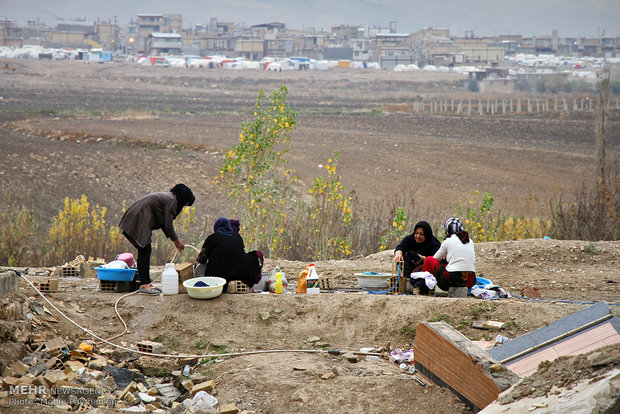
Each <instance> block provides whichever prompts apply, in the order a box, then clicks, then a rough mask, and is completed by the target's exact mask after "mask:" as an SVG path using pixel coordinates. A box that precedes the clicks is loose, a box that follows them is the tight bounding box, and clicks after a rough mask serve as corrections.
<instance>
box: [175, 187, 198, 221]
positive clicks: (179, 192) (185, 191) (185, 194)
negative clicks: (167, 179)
mask: <svg viewBox="0 0 620 414" xmlns="http://www.w3.org/2000/svg"><path fill="white" fill-rule="evenodd" d="M170 192H171V193H172V194H174V196H175V197H176V199H177V214H176V215H177V216H178V215H179V214H181V211H182V210H183V207H185V206H191V205H192V204H194V201H195V200H196V197H194V193H192V190H191V189H190V188H189V187H188V186H186V185H185V184H177V185H175V186H174V187H172V188H171V189H170Z"/></svg>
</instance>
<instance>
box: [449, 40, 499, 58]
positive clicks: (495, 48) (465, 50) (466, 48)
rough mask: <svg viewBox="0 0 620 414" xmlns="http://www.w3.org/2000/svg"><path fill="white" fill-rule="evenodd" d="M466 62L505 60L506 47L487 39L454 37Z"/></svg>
mask: <svg viewBox="0 0 620 414" xmlns="http://www.w3.org/2000/svg"><path fill="white" fill-rule="evenodd" d="M454 44H455V45H456V47H457V48H458V51H459V53H462V54H463V56H464V59H465V62H466V63H484V64H497V63H499V62H503V61H504V48H503V47H502V46H501V45H498V44H495V43H493V42H492V41H489V40H485V39H454Z"/></svg>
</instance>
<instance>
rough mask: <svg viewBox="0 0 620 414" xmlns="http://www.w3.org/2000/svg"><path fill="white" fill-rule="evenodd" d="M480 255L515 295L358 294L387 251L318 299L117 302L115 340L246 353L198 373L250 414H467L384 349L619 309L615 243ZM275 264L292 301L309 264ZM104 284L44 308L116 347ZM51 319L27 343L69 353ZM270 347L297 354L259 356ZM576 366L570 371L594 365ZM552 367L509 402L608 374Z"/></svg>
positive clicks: (69, 291) (337, 273) (347, 263)
mask: <svg viewBox="0 0 620 414" xmlns="http://www.w3.org/2000/svg"><path fill="white" fill-rule="evenodd" d="M476 252H477V255H478V259H477V266H478V270H479V272H481V273H483V274H484V276H485V277H487V278H489V279H491V280H492V281H493V282H495V283H497V284H499V285H501V286H503V287H505V288H507V289H508V291H509V292H511V293H513V294H515V297H513V298H511V299H502V300H496V301H484V300H478V299H475V298H472V297H468V298H466V299H452V298H445V297H433V296H419V295H418V296H416V295H372V294H368V293H366V292H359V291H355V289H356V288H357V287H358V286H357V283H356V279H355V277H354V276H353V274H354V273H356V272H363V271H377V272H386V271H387V272H389V269H390V268H391V251H386V252H380V253H377V254H374V255H370V256H366V257H360V258H356V259H354V260H340V261H318V262H316V266H317V270H318V272H319V274H320V277H322V278H328V279H329V280H330V285H331V286H332V287H333V288H335V289H333V290H330V291H325V292H323V293H321V294H320V295H299V294H293V293H289V294H286V295H274V294H257V293H251V294H223V295H221V296H219V297H217V298H215V299H212V300H193V299H191V298H189V297H188V296H187V295H183V294H179V295H175V296H158V297H150V296H143V295H131V296H128V297H126V298H123V299H122V300H121V301H120V302H119V304H118V310H119V313H120V314H121V315H122V317H123V319H124V320H125V321H126V323H127V325H128V327H129V332H128V333H127V334H125V335H123V336H122V337H121V338H118V339H116V340H114V341H113V342H115V343H118V344H125V345H130V344H135V343H137V342H139V341H142V340H150V341H158V342H160V343H162V344H163V346H164V348H165V350H166V352H172V353H181V354H189V355H203V354H206V353H212V352H215V353H222V352H244V351H251V352H252V353H250V354H248V355H241V356H237V357H232V358H224V357H221V358H218V359H217V360H215V361H209V362H207V363H204V364H201V365H199V366H197V367H196V368H194V370H195V371H196V372H198V373H201V375H203V376H204V377H205V378H208V379H213V380H214V381H215V382H216V384H217V386H216V390H217V395H216V396H217V398H218V399H220V400H221V401H224V402H235V403H236V404H237V406H238V407H239V408H240V409H241V410H243V411H245V412H246V413H288V412H299V413H315V412H332V411H334V410H336V409H339V410H341V411H345V412H350V413H384V412H402V411H406V412H421V413H436V412H441V411H445V412H468V410H467V408H466V407H465V406H464V405H463V404H462V403H461V402H460V400H458V398H456V397H455V396H454V395H453V394H451V393H450V392H449V391H447V390H445V389H441V388H438V387H425V386H423V385H422V384H420V383H419V382H417V381H416V380H415V378H414V376H412V375H410V374H409V373H408V371H406V370H401V369H400V368H399V367H398V365H396V364H394V363H391V362H389V360H388V359H387V358H385V355H386V354H385V352H386V351H387V350H390V349H396V348H401V349H404V350H406V349H411V348H412V345H413V343H414V341H415V328H416V326H417V324H418V323H420V322H423V321H437V320H444V321H446V322H448V323H450V324H451V325H452V326H453V327H454V328H456V329H457V330H459V331H460V332H461V333H463V334H464V335H465V336H466V337H468V338H469V339H471V340H491V341H492V340H493V339H494V336H495V335H496V332H494V331H484V330H478V329H475V328H473V327H472V322H473V321H474V320H480V319H488V320H495V321H501V322H505V323H506V325H507V327H506V329H505V330H503V331H502V332H501V334H502V335H504V336H507V337H509V338H514V337H516V336H519V335H522V334H524V333H526V332H529V331H532V330H534V329H537V328H539V327H541V326H544V325H546V324H549V323H550V322H553V321H555V320H557V319H560V318H562V317H564V316H567V315H569V314H571V313H573V312H575V311H577V310H580V309H583V308H584V307H586V306H588V303H591V302H595V301H600V300H606V301H608V302H612V303H617V302H618V288H617V283H619V282H620V277H619V274H618V271H617V269H618V268H620V266H619V263H618V257H619V252H620V242H598V243H587V242H579V241H558V240H523V241H514V242H500V243H480V244H478V245H477V246H476ZM528 263H529V264H528ZM276 265H277V266H278V267H280V268H281V269H282V270H283V271H284V272H285V274H286V276H287V278H288V280H289V286H288V288H289V292H293V291H294V288H295V285H296V279H297V278H296V275H297V274H298V273H299V272H300V271H301V270H303V268H304V267H305V265H306V263H303V262H293V261H285V260H277V261H276V260H272V259H267V260H266V261H265V270H270V269H273V268H274V266H276ZM35 270H36V269H30V276H29V278H30V279H33V280H37V279H38V277H37V276H34V274H35ZM552 282H553V283H552ZM526 285H528V286H532V287H536V288H539V289H540V290H541V292H542V300H529V299H527V298H522V297H518V296H520V294H519V290H520V288H521V287H523V286H526ZM98 287H99V285H98V282H97V280H96V279H80V278H64V279H61V281H60V291H59V292H55V293H49V294H47V297H48V298H49V299H50V300H51V301H52V302H53V303H54V304H55V305H56V306H58V308H59V309H60V310H62V311H63V312H64V313H66V315H67V316H68V317H69V318H71V319H72V320H74V321H75V322H76V323H77V324H79V325H80V326H83V327H87V328H88V329H91V330H93V331H94V332H95V333H96V334H97V335H98V336H100V337H101V338H104V339H105V338H112V337H114V336H116V335H118V334H119V333H121V332H122V331H123V329H122V324H121V322H120V321H119V320H118V318H117V315H116V313H115V310H114V305H115V303H116V301H117V300H119V298H120V297H121V296H122V295H123V294H122V293H107V292H100V291H99V290H98ZM21 290H22V293H23V295H25V296H22V297H21V299H20V300H21V301H22V302H23V301H39V302H41V303H44V302H43V301H42V299H41V298H40V297H38V296H37V295H36V294H35V293H34V291H33V290H32V289H31V288H29V287H28V286H26V284H25V283H24V282H22V285H21ZM618 308H619V307H618V306H612V310H613V312H614V314H615V315H618V314H620V309H618ZM52 313H53V314H54V318H55V319H56V320H57V322H53V323H50V322H45V323H44V324H42V325H38V326H32V327H29V329H31V330H30V332H31V333H37V334H41V335H47V336H48V337H53V336H55V335H61V336H62V337H64V338H67V339H68V340H71V341H74V342H75V343H79V341H82V340H84V338H87V337H88V335H86V336H84V334H83V332H82V331H81V330H80V329H78V328H76V327H75V326H74V325H73V324H71V323H69V322H68V321H66V320H64V318H62V317H61V316H59V315H58V314H57V313H56V312H55V311H53V312H52ZM21 323H23V322H21ZM5 332H9V330H8V329H7V330H5ZM5 338H6V335H5ZM9 338H10V335H9ZM11 344H13V345H11ZM362 348H370V349H373V350H376V351H378V352H379V354H380V355H384V357H382V358H380V359H379V360H378V361H376V360H373V358H369V360H366V358H365V357H364V356H361V357H359V358H358V359H349V358H348V357H347V356H346V355H347V354H350V353H351V352H356V351H359V350H360V349H362ZM0 350H1V353H0V360H2V361H3V362H4V364H7V365H8V364H10V363H11V362H12V361H13V360H14V359H15V358H19V357H20V356H21V355H22V354H23V352H24V349H23V348H22V349H21V350H20V349H19V346H18V345H15V343H14V341H13V342H12V341H6V340H4V339H3V342H2V346H1V347H0ZM273 350H292V352H265V353H262V352H261V353H253V352H255V351H273ZM313 350H319V351H321V352H318V353H315V352H313ZM327 350H337V351H339V354H338V355H332V354H329V353H327V352H325V351H327ZM307 351H311V352H307ZM20 352H21V354H20ZM614 352H615V351H614ZM601 355H615V354H612V353H603V354H601ZM584 358H585V357H584ZM601 358H602V357H601ZM590 359H591V357H590ZM353 360H355V361H357V362H352V361H353ZM586 360H588V361H590V360H589V359H587V358H586ZM562 361H564V360H562ZM579 361H581V362H578V363H577V364H586V365H587V364H589V363H590V362H584V361H585V360H583V359H579ZM597 361H599V362H596V363H591V364H590V365H591V367H593V368H596V369H598V367H599V366H600V367H607V368H610V369H611V368H614V367H615V366H616V365H617V361H616V359H614V358H610V359H604V358H602V359H597ZM563 363H564V364H569V365H566V366H571V367H573V368H574V367H575V366H577V365H574V364H573V362H563ZM168 364H169V363H168V362H166V364H164V363H163V362H162V363H161V364H160V365H161V366H169V365H168ZM570 364H573V365H570ZM554 366H555V365H553V364H552V365H550V366H546V365H544V366H542V367H541V370H539V372H538V374H536V375H540V377H533V378H538V379H537V380H534V381H542V382H541V383H533V384H532V383H528V382H525V381H524V382H523V383H522V384H530V385H531V386H530V385H522V386H520V387H521V388H518V390H520V391H516V392H517V393H518V395H517V396H516V397H510V398H513V399H520V398H521V397H522V396H527V395H529V394H528V393H529V391H527V390H528V389H532V388H536V392H537V393H543V394H544V395H552V394H553V390H551V386H552V385H559V386H567V385H570V384H572V382H573V381H574V379H576V378H585V377H586V376H588V375H590V373H591V374H592V375H594V376H599V375H603V372H598V373H597V372H595V371H593V370H590V368H584V367H582V366H581V365H578V368H576V369H575V372H577V373H576V374H574V373H571V371H570V369H567V370H565V371H564V374H562V375H560V374H558V375H554V374H552V372H553V371H551V368H550V367H554ZM133 367H134V368H138V369H144V367H140V368H139V367H137V366H133ZM175 368H176V369H179V368H180V366H176V365H174V363H173V365H172V366H171V367H169V368H168V371H166V372H163V373H161V375H163V377H154V378H156V379H157V380H158V381H163V380H165V379H166V376H167V375H170V372H171V371H172V370H174V369H175ZM607 368H604V369H607ZM573 374H574V375H573ZM550 378H553V381H551V380H550ZM528 381H529V380H528ZM543 383H544V384H546V385H544V384H543ZM541 384H543V385H544V386H543V385H541ZM537 395H538V394H537ZM46 409H49V408H48V407H46ZM41 412H45V411H41Z"/></svg>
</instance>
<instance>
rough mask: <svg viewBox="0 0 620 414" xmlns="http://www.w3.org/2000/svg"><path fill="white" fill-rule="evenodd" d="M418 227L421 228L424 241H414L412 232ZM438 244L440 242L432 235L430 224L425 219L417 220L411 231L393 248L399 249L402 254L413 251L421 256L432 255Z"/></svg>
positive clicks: (439, 244) (437, 248)
mask: <svg viewBox="0 0 620 414" xmlns="http://www.w3.org/2000/svg"><path fill="white" fill-rule="evenodd" d="M418 228H421V229H422V230H423V231H424V243H418V242H416V241H415V236H414V234H415V231H416V230H417V229H418ZM440 246H441V243H440V242H439V240H437V238H436V237H435V236H434V235H433V229H432V228H431V225H430V224H428V223H427V222H426V221H419V222H418V223H417V224H416V225H415V227H414V228H413V232H412V233H411V234H408V235H407V236H405V238H403V239H402V240H401V242H400V243H399V244H398V246H396V249H394V250H400V251H401V252H403V254H407V253H408V252H413V253H415V254H419V255H422V256H432V255H434V254H435V253H436V252H437V250H439V247H440Z"/></svg>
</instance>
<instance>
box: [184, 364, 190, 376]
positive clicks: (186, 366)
mask: <svg viewBox="0 0 620 414" xmlns="http://www.w3.org/2000/svg"><path fill="white" fill-rule="evenodd" d="M183 375H184V376H186V377H187V376H188V375H189V365H185V367H184V368H183Z"/></svg>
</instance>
